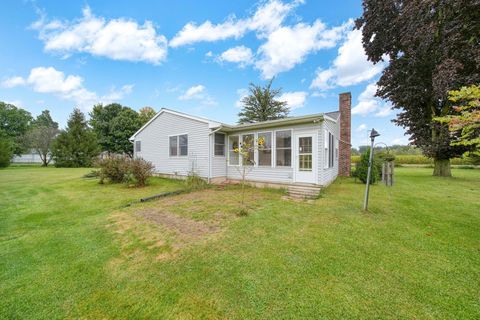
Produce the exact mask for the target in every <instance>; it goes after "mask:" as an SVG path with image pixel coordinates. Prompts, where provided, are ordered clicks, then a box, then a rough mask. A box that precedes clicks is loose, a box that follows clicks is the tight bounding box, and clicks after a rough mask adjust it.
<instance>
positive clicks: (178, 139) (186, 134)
mask: <svg viewBox="0 0 480 320" xmlns="http://www.w3.org/2000/svg"><path fill="white" fill-rule="evenodd" d="M180 136H187V154H186V155H182V156H181V155H180ZM170 137H176V138H177V155H171V154H170ZM189 144H190V137H189V135H188V133H179V134H172V135H169V136H168V157H169V158H187V157H188V153H189V151H190V148H189Z"/></svg>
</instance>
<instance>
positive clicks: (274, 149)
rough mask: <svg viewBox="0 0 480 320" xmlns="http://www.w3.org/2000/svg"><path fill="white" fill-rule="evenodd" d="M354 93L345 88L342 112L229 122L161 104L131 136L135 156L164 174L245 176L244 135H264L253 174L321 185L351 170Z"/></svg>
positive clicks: (253, 178)
mask: <svg viewBox="0 0 480 320" xmlns="http://www.w3.org/2000/svg"><path fill="white" fill-rule="evenodd" d="M350 111H351V94H350V93H342V94H340V99H339V111H334V112H327V113H318V114H312V115H306V116H299V117H288V118H285V119H280V120H272V121H265V122H257V123H248V124H241V125H228V124H224V123H221V122H217V121H213V120H208V119H205V118H201V117H196V116H192V115H188V114H185V113H182V112H178V111H174V110H170V109H165V108H164V109H161V110H160V111H159V112H158V113H157V114H156V115H155V116H154V117H153V118H152V119H151V120H150V121H149V122H148V123H146V124H145V125H144V126H143V127H142V128H140V130H138V131H137V132H136V133H135V134H134V135H133V136H132V137H131V138H130V140H131V141H132V142H133V143H134V150H135V157H141V158H143V159H145V160H147V161H150V162H152V163H153V164H154V165H155V170H156V172H157V173H158V174H160V175H166V176H186V175H188V174H189V173H190V172H195V173H196V174H198V175H199V176H201V177H203V178H205V179H208V180H209V181H210V182H213V183H216V182H223V181H226V180H230V181H232V180H239V179H240V177H241V176H240V170H238V169H239V166H240V165H241V164H242V161H241V159H239V154H238V153H235V152H234V151H233V150H234V149H235V148H237V147H238V145H239V143H241V142H242V141H243V140H244V139H252V138H253V139H255V141H256V140H257V139H258V138H260V137H262V138H264V141H265V146H264V147H263V148H261V149H260V150H255V151H254V152H252V153H251V155H250V156H249V157H250V158H251V160H253V161H252V162H253V163H254V165H253V166H251V167H249V174H248V176H247V179H248V180H249V181H250V182H255V183H258V184H268V185H272V186H275V185H276V186H279V185H280V186H282V185H283V186H285V185H287V186H292V185H302V186H316V187H321V186H325V185H328V184H329V183H331V182H332V181H333V180H335V178H336V177H337V175H339V174H340V175H349V174H350V134H351V130H350Z"/></svg>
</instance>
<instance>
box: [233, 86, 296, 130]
mask: <svg viewBox="0 0 480 320" xmlns="http://www.w3.org/2000/svg"><path fill="white" fill-rule="evenodd" d="M272 82H273V79H272V80H270V81H269V82H268V84H267V85H266V86H264V87H262V86H259V85H256V84H253V83H250V87H249V91H250V94H249V95H248V96H246V97H244V98H243V99H242V100H241V103H242V105H243V107H242V111H240V113H239V114H238V116H239V117H240V119H239V120H238V123H252V122H259V121H267V120H275V119H281V118H285V117H286V116H287V115H288V112H289V109H288V107H287V102H286V101H279V100H277V99H276V98H278V96H279V95H280V94H281V92H282V89H281V88H279V89H272Z"/></svg>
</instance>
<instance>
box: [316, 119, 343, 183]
mask: <svg viewBox="0 0 480 320" xmlns="http://www.w3.org/2000/svg"><path fill="white" fill-rule="evenodd" d="M319 133H320V134H321V137H319V138H321V139H319V141H320V144H321V145H319V150H322V152H321V153H320V154H319V168H320V169H319V175H318V176H319V177H318V180H319V184H321V185H329V184H330V183H331V182H332V181H333V180H335V178H336V177H337V175H338V145H339V142H338V137H339V136H340V119H338V121H337V122H334V121H331V120H329V119H325V120H324V121H323V122H322V130H320V131H319ZM328 133H330V134H331V135H332V136H333V144H332V148H333V149H332V153H331V154H332V155H334V160H333V164H332V166H331V167H330V166H329V164H328V158H329V155H330V152H328V153H326V152H325V149H329V134H328ZM336 154H337V156H335V155H336Z"/></svg>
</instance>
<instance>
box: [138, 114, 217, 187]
mask: <svg viewBox="0 0 480 320" xmlns="http://www.w3.org/2000/svg"><path fill="white" fill-rule="evenodd" d="M186 133H188V137H187V139H186V144H188V146H187V148H183V150H182V153H184V154H186V155H185V156H173V157H170V151H169V149H170V148H169V146H170V143H169V140H170V137H171V136H180V135H185V134H186ZM209 133H210V129H209V126H208V123H205V122H201V121H197V120H194V119H190V118H186V117H182V116H179V115H175V114H171V113H168V112H165V113H162V114H160V115H159V116H158V117H157V118H156V119H154V120H153V121H152V122H151V123H150V124H149V125H148V126H146V127H145V128H144V129H143V130H142V131H140V132H139V133H138V134H137V135H136V136H135V140H141V141H142V152H141V157H142V158H144V159H145V160H147V161H150V162H151V163H153V165H154V166H155V171H156V172H157V173H161V174H172V175H188V173H189V172H190V171H192V170H193V171H195V172H196V173H197V174H198V175H200V176H201V177H204V178H207V177H208V175H209V168H208V164H209V161H208V156H209V154H208V153H209V150H211V149H209V137H210V136H211V135H209ZM183 142H184V140H182V144H183ZM178 148H179V146H177V154H179V153H180V152H179V151H178ZM224 175H225V173H224Z"/></svg>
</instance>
